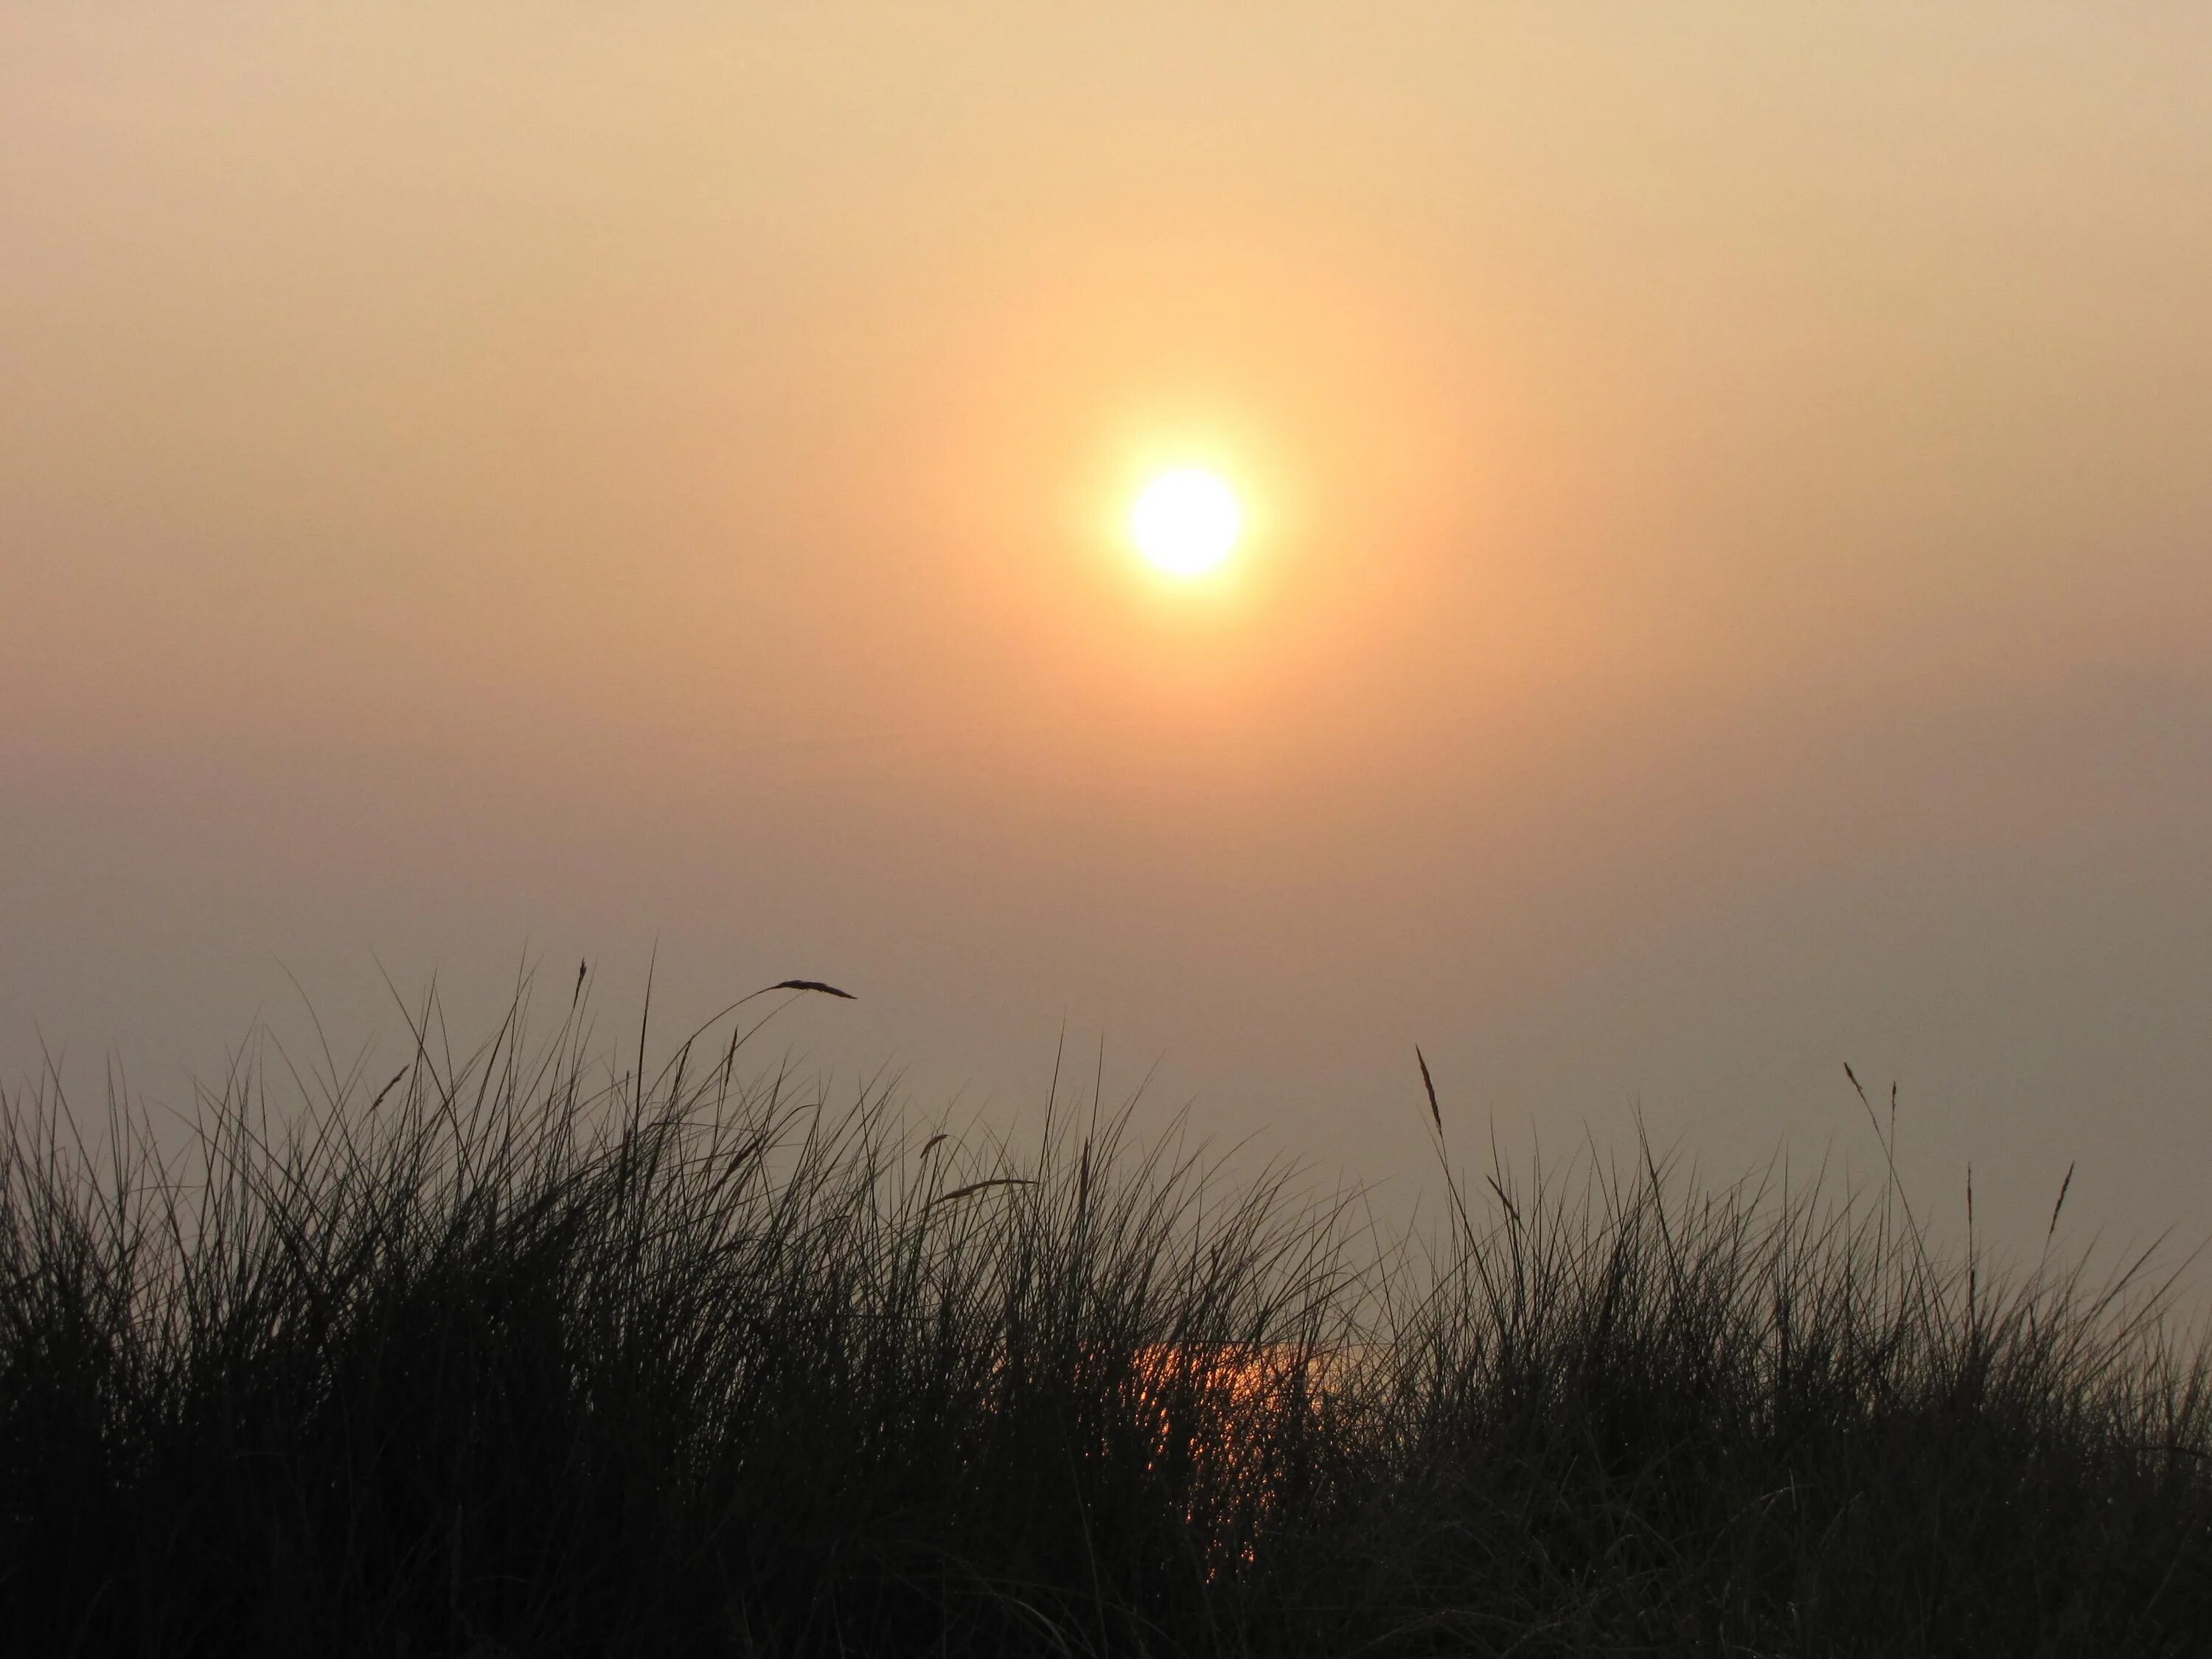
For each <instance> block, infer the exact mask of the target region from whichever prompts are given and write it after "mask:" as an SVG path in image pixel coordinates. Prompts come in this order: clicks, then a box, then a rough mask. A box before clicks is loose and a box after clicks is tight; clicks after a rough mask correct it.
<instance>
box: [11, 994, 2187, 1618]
mask: <svg viewBox="0 0 2212 1659" xmlns="http://www.w3.org/2000/svg"><path fill="white" fill-rule="evenodd" d="M811 988H814V987H801V989H811ZM521 1015H522V1005H521V1003H520V1002H518V1006H517V1008H516V1010H515V1011H514V1012H513V1014H512V1015H511V1016H510V1018H509V1019H508V1021H507V1024H505V1025H503V1026H502V1027H501V1029H500V1030H499V1031H498V1032H497V1033H496V1034H495V1036H493V1038H492V1039H491V1040H490V1041H489V1042H487V1043H486V1044H485V1045H484V1046H483V1048H481V1049H480V1050H478V1051H477V1052H476V1053H474V1054H470V1055H468V1056H466V1057H465V1058H462V1059H459V1060H456V1059H453V1058H451V1057H449V1055H448V1054H447V1052H446V1050H445V1049H444V1048H443V1047H442V1045H441V1044H434V1043H433V1042H431V1041H430V1040H429V1034H430V1030H431V1026H430V1023H429V1022H428V1021H427V1020H426V1021H425V1022H424V1023H423V1024H422V1026H421V1028H420V1029H419V1030H418V1032H417V1036H418V1041H417V1043H416V1052H415V1058H414V1060H413V1062H412V1063H411V1064H410V1066H407V1067H405V1068H404V1069H403V1070H402V1071H401V1072H400V1073H398V1075H396V1076H393V1077H392V1078H390V1079H388V1080H386V1079H380V1078H379V1079H369V1080H368V1082H367V1083H360V1082H355V1083H346V1082H343V1081H327V1082H326V1083H325V1085H320V1086H318V1085H313V1084H312V1083H309V1084H307V1085H304V1086H303V1085H302V1084H301V1079H299V1078H298V1077H297V1075H296V1074H295V1075H290V1076H286V1074H285V1068H283V1066H281V1064H280V1065H276V1066H262V1065H247V1064H241V1065H240V1066H238V1067H237V1068H235V1069H234V1071H233V1073H231V1075H230V1076H229V1077H228V1079H227V1081H226V1082H225V1083H224V1084H223V1085H222V1087H220V1088H219V1089H216V1090H215V1091H211V1092H210V1094H209V1095H208V1096H207V1097H205V1098H204V1100H203V1101H202V1103H201V1110H200V1115H199V1120H198V1121H197V1125H196V1126H195V1127H194V1131H193V1133H192V1135H191V1138H190V1141H189V1145H188V1146H186V1147H185V1149H184V1150H183V1151H182V1152H176V1151H174V1150H173V1145H174V1136H173V1134H172V1133H170V1131H169V1127H168V1126H167V1125H165V1124H164V1122H163V1121H161V1119H160V1118H159V1117H158V1115H155V1114H154V1113H152V1112H151V1111H149V1110H148V1109H139V1108H134V1107H132V1106H131V1105H129V1104H128V1103H124V1102H117V1103H112V1104H111V1106H110V1108H109V1111H108V1114H107V1118H106V1122H105V1124H104V1125H100V1124H94V1125H92V1126H90V1127H89V1128H88V1130H87V1131H86V1133H84V1134H83V1135H82V1136H81V1135H80V1133H79V1126H78V1124H77V1123H76V1121H74V1120H73V1119H72V1118H71V1117H70V1114H69V1111H68V1109H67V1106H66V1103H64V1100H63V1099H62V1098H61V1097H60V1093H59V1091H58V1087H57V1086H55V1085H52V1084H51V1083H48V1084H46V1085H31V1086H30V1087H28V1088H27V1089H25V1090H21V1091H16V1092H15V1093H12V1094H9V1095H6V1096H5V1097H0V1112H4V1120H5V1127H4V1132H3V1133H4V1146H0V1159H4V1168H0V1644H5V1646H6V1649H7V1650H9V1651H10V1652H14V1653H23V1654H37V1655H42V1656H43V1655H74V1654H82V1655H101V1656H106V1655H133V1656H149V1659H151V1656H161V1655H187V1654H191V1655H203V1654H204V1655H210V1656H240V1655H255V1654H283V1655H307V1654H313V1655H331V1656H343V1655H363V1656H368V1655H376V1656H386V1655H391V1656H398V1655H408V1656H435V1655H475V1656H486V1659H488V1656H493V1655H513V1656H532V1655H541V1654H542V1655H600V1654H637V1655H664V1654H665V1655H702V1656H703V1655H756V1654H757V1655H816V1654H824V1655H826V1654H849V1655H866V1656H902V1655H922V1654H948V1655H951V1654H958V1655H983V1656H992V1655H1000V1654H1009V1655H1011V1654H1022V1655H1030V1654H1038V1655H1054V1654H1066V1655H1104V1654H1130V1655H1135V1654H1155V1655H1185V1654H1188V1655H1245V1654H1249V1655H1283V1656H1297V1655H1330V1656H1352V1655H1374V1656H1387V1655H1409V1654H1495V1655H1506V1654H1512V1655H1517V1656H1541V1655H1553V1654H1585V1653H1589V1654H1595V1653H1617V1654H1716V1655H1718V1654H1740V1655H1752V1654H1791V1655H1828V1654H1835V1655H1845V1654H1865V1655H1882V1656H1910V1655H1918V1654H1927V1655H1937V1654H1943V1655H1951V1654H1990V1655H2004V1656H2030V1655H2037V1654H2085V1655H2086V1654H2097V1655H2156V1654H2172V1655H2194V1654H2203V1653H2212V1461H2208V1459H2209V1458H2212V1397H2208V1392H2207V1383H2208V1376H2212V1371H2208V1365H2207V1359H2206V1355H2205V1353H2204V1351H2203V1348H2202V1346H2192V1345H2190V1344H2186V1343H2183V1342H2180V1341H2179V1340H2176V1339H2175V1338H2173V1337H2172V1336H2171V1335H2170V1334H2168V1333H2167V1331H2166V1327H2165V1326H2164V1325H2163V1324H2162V1323H2161V1322H2160V1309H2159V1304H2158V1301H2157V1298H2156V1297H2155V1296H2154V1295H2151V1296H2146V1295H2143V1294H2139V1293H2137V1291H2136V1288H2135V1284H2134V1281H2133V1280H2132V1279H2130V1278H2129V1277H2128V1276H2126V1275H2123V1276H2122V1277H2121V1279H2119V1280H2118V1281H2117V1282H2112V1283H2107V1284H2106V1285H2101V1286H2096V1285H2090V1284H2088V1283H2087V1281H2085V1280H2084V1279H2083V1278H2082V1277H2081V1274H2080V1273H2078V1272H2060V1271H2057V1270H2056V1269H2054V1268H2052V1267H2051V1266H2050V1265H2049V1264H2048V1263H2047V1262H2046V1263H2045V1264H2044V1265H2043V1266H2042V1267H2039V1268H2037V1269H2036V1270H2034V1271H2033V1272H2030V1273H2025V1274H2021V1275H2016V1276H2015V1278H2014V1279H2011V1280H2010V1281H2009V1282H2004V1283H1992V1282H1991V1279H1992V1275H1991V1274H1990V1273H1988V1272H1987V1271H1986V1270H1985V1269H1984V1267H1982V1265H1981V1264H1979V1263H1976V1262H1974V1261H1972V1260H1971V1259H1968V1260H1961V1261H1956V1262H1947V1261H1942V1260H1940V1259H1937V1258H1936V1256H1935V1255H1934V1254H1933V1253H1932V1251H1931V1248H1930V1247H1929V1244H1928V1243H1927V1242H1926V1238H1925V1235H1924V1234H1923V1231H1921V1230H1920V1229H1919V1228H1918V1227H1917V1226H1916V1225H1912V1224H1911V1222H1910V1221H1909V1219H1907V1218H1905V1215H1903V1214H1901V1213H1900V1205H1899V1203H1898V1202H1895V1201H1893V1200H1894V1199H1895V1198H1896V1196H1897V1194H1895V1192H1894V1189H1893V1190H1892V1192H1890V1193H1888V1194H1884V1195H1882V1196H1881V1197H1880V1198H1879V1199H1877V1200H1875V1201H1871V1202H1854V1201H1851V1200H1849V1199H1848V1198H1843V1199H1838V1198H1835V1197H1832V1195H1830V1194H1824V1193H1822V1192H1820V1191H1819V1190H1817V1189H1816V1190H1814V1191H1813V1192H1810V1193H1803V1194H1788V1195H1786V1196H1784V1195H1781V1194H1776V1193H1775V1192H1773V1191H1771V1190H1767V1189H1765V1188H1735V1189H1731V1190H1727V1191H1723V1192H1721V1193H1718V1194H1713V1195H1710V1196H1707V1195H1704V1194H1699V1193H1697V1192H1695V1191H1692V1190H1689V1189H1688V1188H1687V1184H1686V1182H1684V1181H1681V1180H1680V1179H1677V1178H1676V1176H1674V1174H1673V1173H1672V1172H1670V1171H1669V1170H1668V1168H1667V1167H1666V1166H1665V1165H1664V1164H1654V1163H1653V1162H1652V1161H1651V1160H1650V1158H1648V1157H1644V1155H1643V1154H1642V1152H1641V1150H1640V1149H1639V1152H1638V1158H1639V1160H1640V1161H1639V1162H1638V1163H1637V1164H1635V1165H1634V1166H1633V1167H1632V1172H1631V1173H1630V1174H1628V1175H1626V1176H1606V1175H1604V1174H1602V1173H1597V1172H1591V1173H1588V1174H1586V1176H1585V1177H1584V1178H1583V1179H1582V1180H1580V1181H1579V1182H1577V1183H1576V1184H1575V1185H1574V1186H1573V1187H1572V1188H1561V1187H1559V1186H1557V1185H1556V1184H1554V1185H1552V1186H1548V1187H1547V1186H1546V1185H1544V1184H1542V1183H1534V1184H1531V1183H1528V1182H1522V1183H1519V1184H1518V1185H1517V1187H1516V1182H1514V1181H1513V1180H1511V1179H1510V1178H1509V1177H1508V1176H1507V1174H1506V1172H1505V1171H1504V1170H1497V1169H1493V1170H1492V1171H1491V1172H1490V1173H1489V1175H1488V1176H1486V1177H1478V1178H1476V1179H1474V1180H1472V1181H1470V1180H1468V1179H1466V1178H1455V1179H1454V1180H1453V1181H1452V1182H1450V1191H1451V1200H1450V1205H1449V1211H1448V1216H1447V1219H1446V1222H1445V1224H1444V1225H1441V1226H1440V1227H1439V1228H1438V1229H1437V1232H1436V1235H1435V1237H1433V1238H1431V1239H1430V1240H1429V1242H1428V1243H1426V1244H1425V1245H1422V1246H1419V1247H1416V1246H1415V1244H1413V1243H1412V1242H1410V1241H1401V1242H1400V1243H1396V1244H1395V1245H1385V1244H1383V1243H1378V1241H1377V1238H1376V1231H1375V1229H1374V1228H1373V1227H1372V1226H1371V1225H1366V1224H1364V1223H1361V1222H1359V1221H1358V1216H1359V1213H1360V1212H1358V1209H1357V1206H1356V1205H1354V1204H1352V1203H1347V1202H1345V1201H1342V1200H1330V1201H1328V1202H1325V1203H1316V1202H1315V1201H1313V1200H1308V1199H1305V1198H1303V1197H1301V1196H1300V1192H1299V1189H1298V1188H1297V1187H1295V1186H1294V1185H1293V1184H1291V1183H1290V1182H1287V1181H1285V1179H1283V1178H1282V1177H1281V1176H1279V1175H1276V1176H1263V1177H1262V1178H1260V1179H1259V1180H1257V1181H1256V1182H1245V1183H1243V1184H1242V1185H1235V1184H1233V1183H1232V1182H1231V1180H1230V1178H1229V1177H1228V1176H1227V1175H1226V1174H1225V1172H1224V1171H1223V1170H1221V1169H1220V1168H1219V1167H1218V1166H1217V1165H1214V1164H1209V1163H1208V1162H1207V1161H1206V1159H1204V1158H1201V1157H1198V1156H1194V1155H1189V1154H1187V1153H1184V1152H1181V1151H1179V1150H1177V1148H1176V1143H1175V1142H1173V1141H1171V1140H1170V1141H1162V1142H1159V1143H1157V1144H1152V1145H1144V1144H1133V1140H1132V1136H1131V1133H1130V1132H1129V1129H1128V1123H1127V1118H1126V1117H1112V1116H1110V1115H1109V1119H1108V1120H1107V1121H1098V1119H1097V1116H1096V1115H1095V1113H1093V1112H1092V1111H1091V1110H1090V1109H1085V1110H1084V1111H1082V1112H1080V1113H1071V1112H1069V1111H1068V1110H1067V1109H1066V1106H1065V1103H1060V1105H1059V1107H1058V1109H1056V1110H1055V1111H1054V1113H1053V1114H1051V1115H1050V1118H1049V1121H1048V1125H1047V1127H1045V1129H1044V1131H1043V1133H1042V1135H1041V1136H1039V1137H1038V1138H1037V1139H1036V1140H1035V1141H1034V1142H1033V1143H1032V1144H1029V1145H1027V1146H1024V1147H1021V1148H1017V1147H1014V1146H1009V1145H1006V1144H1000V1143H986V1142H981V1141H979V1140H978V1139H976V1138H975V1137H974V1136H972V1135H971V1136H967V1137H963V1136H960V1135H948V1134H946V1133H943V1132H942V1131H941V1130H927V1131H926V1130H917V1129H915V1128H914V1127H911V1125H910V1124H909V1122H908V1120H907V1118H906V1117H905V1116H904V1115H902V1112H901V1111H900V1110H899V1109H897V1106H896V1102H895V1101H893V1100H892V1099H890V1098H889V1097H886V1096H885V1095H884V1094H881V1093H873V1092H871V1093H864V1094H863V1095H862V1096H861V1097H860V1099H859V1100H858V1101H857V1102H855V1103H852V1104H850V1105H846V1106H842V1107H833V1106H832V1105H831V1104H830V1103H828V1102H827V1101H825V1100H823V1099H822V1098H819V1097H817V1096H815V1095H814V1094H812V1093H810V1092H806V1091H794V1089H793V1086H792V1085H790V1083H789V1081H788V1080H787V1079H779V1078H776V1077H773V1076H770V1077H767V1078H750V1079H749V1078H748V1076H747V1074H745V1073H743V1072H741V1071H740V1069H739V1067H738V1048H737V1044H736V1039H735V1037H734V1036H731V1037H729V1038H728V1039H726V1040H718V1039H715V1038H713V1037H702V1038H701V1039H699V1040H696V1041H695V1042H693V1043H691V1044H690V1045H687V1046H685V1047H684V1048H682V1049H681V1050H679V1051H678V1053H677V1054H674V1055H673V1056H672V1057H671V1058H670V1059H669V1060H667V1062H666V1063H665V1065H663V1066H659V1068H658V1069H657V1070H655V1069H653V1067H651V1066H647V1065H646V1064H645V1063H643V1062H644V1055H643V1054H642V1052H641V1053H639V1054H636V1055H635V1056H633V1057H632V1059H631V1062H630V1063H629V1065H628V1066H626V1067H622V1068H611V1067H608V1066H605V1065H603V1064H599V1063H597V1062H595V1061H594V1060H593V1058H592V1052H591V1045H590V1044H589V1042H587V1041H586V1028H585V1027H584V1026H583V1024H581V1023H580V1020H578V1019H577V1018H575V1017H574V1016H573V1015H572V1016H571V1018H569V1019H568V1021H567V1022H566V1023H564V1024H563V1025H562V1028H561V1029H560V1030H559V1031H557V1032H556V1034H555V1035H554V1036H552V1037H550V1039H548V1040H546V1041H544V1042H542V1043H532V1042H530V1041H529V1040H527V1039H526V1036H525V1035H524V1033H523V1031H522V1030H521V1023H522V1022H521ZM718 1029H719V1028H718ZM710 1042H711V1043H712V1044H713V1052H712V1053H711V1054H709V1053H708V1045H709V1043H710ZM264 1058H265V1054H264ZM272 1073H273V1074H275V1075H277V1076H279V1077H281V1078H283V1079H284V1081H283V1087H281V1088H279V1089H277V1090H276V1091H274V1092H273V1093H272V1092H271V1091H270V1089H269V1088H267V1087H266V1086H264V1076H266V1075H269V1074H272ZM1438 1121H1439V1127H1441V1126H1442V1122H1443V1119H1442V1116H1441V1115H1439V1120H1438ZM93 1130H98V1131H99V1133H92V1131H93ZM1478 1199H1479V1200H1480V1201H1479V1202H1478V1201H1477V1200H1478Z"/></svg>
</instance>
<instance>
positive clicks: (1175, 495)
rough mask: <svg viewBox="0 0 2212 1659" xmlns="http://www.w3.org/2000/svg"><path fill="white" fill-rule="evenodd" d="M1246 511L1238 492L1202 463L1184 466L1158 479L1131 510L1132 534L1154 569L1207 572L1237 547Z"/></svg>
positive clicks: (1172, 573) (1173, 573)
mask: <svg viewBox="0 0 2212 1659" xmlns="http://www.w3.org/2000/svg"><path fill="white" fill-rule="evenodd" d="M1243 529H1244V513H1243V508H1242V507H1239V506H1238V504H1237V492H1236V491H1235V490H1233V489H1230V487H1229V486H1228V485H1227V484H1226V483H1223V482H1222V480H1221V479H1220V478H1219V477H1218V476H1216V475H1215V474H1213V473H1212V472H1208V471H1206V470H1205V469H1204V468H1202V467H1195V466H1185V467H1178V468H1176V470H1175V471H1171V472H1162V473H1159V474H1158V475H1157V476H1156V477H1153V478H1152V479H1151V480H1150V481H1149V482H1148V483H1146V485H1145V487H1144V488H1143V489H1141V490H1139V491H1138V492H1137V500H1136V504H1135V505H1134V506H1133V507H1131V508H1130V510H1129V537H1130V539H1131V540H1133V542H1135V543H1136V544H1137V550H1138V551H1139V553H1141V554H1143V555H1144V556H1145V558H1146V561H1147V562H1149V563H1151V564H1152V567H1153V568H1155V569H1157V570H1160V571H1163V572H1164V573H1165V574H1168V575H1170V576H1186V577H1188V576H1203V575H1206V574H1208V573H1209V572H1211V571H1214V570H1218V569H1219V568H1221V567H1222V565H1223V564H1225V563H1226V562H1227V561H1228V558H1229V556H1230V555H1231V553H1233V552H1235V551H1236V550H1237V538H1238V537H1239V536H1241V535H1242V534H1243Z"/></svg>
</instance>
